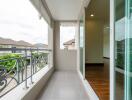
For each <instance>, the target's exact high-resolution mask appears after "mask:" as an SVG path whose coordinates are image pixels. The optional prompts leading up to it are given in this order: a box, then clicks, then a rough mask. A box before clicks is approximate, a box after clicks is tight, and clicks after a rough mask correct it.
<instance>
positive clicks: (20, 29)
mask: <svg viewBox="0 0 132 100" xmlns="http://www.w3.org/2000/svg"><path fill="white" fill-rule="evenodd" d="M38 15H39V14H38V12H37V11H36V9H35V8H34V7H33V5H32V4H31V3H30V1H29V0H1V3H0V37H3V38H10V39H13V40H24V41H27V42H30V43H32V44H34V43H45V44H47V43H48V39H47V38H48V37H47V35H48V25H47V23H46V22H45V21H44V20H43V19H41V20H39V17H38Z"/></svg>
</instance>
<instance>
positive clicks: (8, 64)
mask: <svg viewBox="0 0 132 100" xmlns="http://www.w3.org/2000/svg"><path fill="white" fill-rule="evenodd" d="M20 57H21V55H20V54H14V53H11V54H5V55H2V56H0V60H1V62H0V67H5V68H6V69H7V71H10V70H11V69H12V68H13V67H14V65H15V63H16V60H14V59H11V58H20Z"/></svg>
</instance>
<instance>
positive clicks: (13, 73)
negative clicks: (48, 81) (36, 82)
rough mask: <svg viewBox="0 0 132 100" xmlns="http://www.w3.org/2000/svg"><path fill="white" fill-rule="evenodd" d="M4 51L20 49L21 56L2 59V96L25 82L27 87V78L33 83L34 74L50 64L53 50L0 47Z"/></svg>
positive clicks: (0, 61) (0, 87) (0, 65)
mask: <svg viewBox="0 0 132 100" xmlns="http://www.w3.org/2000/svg"><path fill="white" fill-rule="evenodd" d="M4 51H11V52H12V51H13V52H14V53H15V52H17V51H19V54H18V53H17V55H19V56H17V57H10V58H6V59H5V58H4V59H0V97H2V96H3V95H5V94H7V93H8V92H9V91H11V90H12V89H14V88H15V87H16V86H18V85H19V84H21V83H23V82H25V87H24V88H26V89H27V88H28V83H27V80H28V79H29V80H30V81H31V83H33V75H34V74H35V73H37V72H38V71H39V70H41V69H42V68H44V67H45V66H46V65H47V64H48V62H49V61H48V58H49V53H50V52H51V50H49V49H31V48H28V49H25V48H13V49H12V48H0V52H3V53H4ZM20 51H21V52H20ZM6 53H7V52H6ZM8 54H9V53H8ZM11 54H12V53H11ZM15 54H16V53H15ZM4 55H6V54H4ZM1 56H3V55H1Z"/></svg>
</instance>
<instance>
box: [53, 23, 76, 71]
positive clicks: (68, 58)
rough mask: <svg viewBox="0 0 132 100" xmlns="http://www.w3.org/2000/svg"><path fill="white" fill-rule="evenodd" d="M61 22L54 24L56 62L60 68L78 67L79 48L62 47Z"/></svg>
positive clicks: (56, 65)
mask: <svg viewBox="0 0 132 100" xmlns="http://www.w3.org/2000/svg"><path fill="white" fill-rule="evenodd" d="M59 44H60V22H59V21H56V22H55V24H54V49H55V54H54V60H55V61H54V64H55V68H56V69H58V70H76V69H77V50H65V49H60V45H59Z"/></svg>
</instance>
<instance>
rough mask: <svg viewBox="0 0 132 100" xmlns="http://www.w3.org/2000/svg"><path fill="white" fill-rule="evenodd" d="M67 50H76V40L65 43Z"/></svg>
mask: <svg viewBox="0 0 132 100" xmlns="http://www.w3.org/2000/svg"><path fill="white" fill-rule="evenodd" d="M63 45H64V47H65V48H66V49H75V39H72V40H69V41H67V42H64V43H63Z"/></svg>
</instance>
